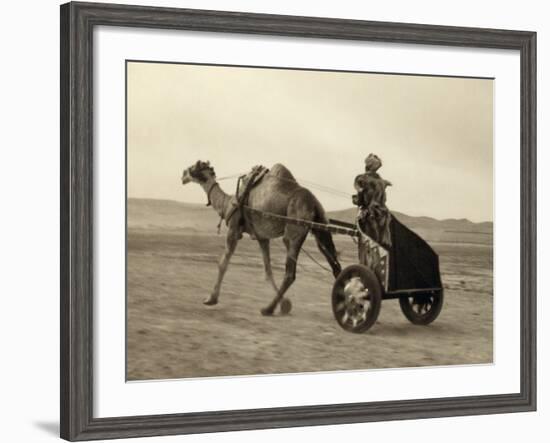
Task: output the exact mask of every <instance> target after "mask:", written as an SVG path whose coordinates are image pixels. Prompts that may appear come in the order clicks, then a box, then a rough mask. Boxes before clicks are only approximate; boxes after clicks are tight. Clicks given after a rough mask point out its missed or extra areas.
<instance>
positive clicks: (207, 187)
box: [200, 179, 231, 218]
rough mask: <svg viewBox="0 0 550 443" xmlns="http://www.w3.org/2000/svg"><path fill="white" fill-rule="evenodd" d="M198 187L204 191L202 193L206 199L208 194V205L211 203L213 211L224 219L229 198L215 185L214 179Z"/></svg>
mask: <svg viewBox="0 0 550 443" xmlns="http://www.w3.org/2000/svg"><path fill="white" fill-rule="evenodd" d="M200 185H201V187H202V189H204V192H206V195H207V197H208V193H210V196H209V197H210V203H212V207H213V208H214V210H215V211H216V212H217V213H218V215H219V216H220V217H222V218H225V216H226V214H227V209H228V207H229V201H230V200H231V196H230V195H228V194H226V193H225V192H223V190H222V188H220V185H219V184H218V183H216V180H214V179H210V180H208V181H207V182H206V183H201V184H200Z"/></svg>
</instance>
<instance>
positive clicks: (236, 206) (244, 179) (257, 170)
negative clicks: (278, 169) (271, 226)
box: [218, 165, 269, 238]
mask: <svg viewBox="0 0 550 443" xmlns="http://www.w3.org/2000/svg"><path fill="white" fill-rule="evenodd" d="M268 172H269V169H268V168H266V167H265V166H261V165H258V166H254V167H253V168H252V170H251V171H250V172H249V173H248V174H245V175H241V176H240V177H239V179H238V180H237V191H236V193H235V201H234V202H232V208H231V210H230V211H229V213H228V214H227V216H226V217H225V224H226V225H228V224H229V221H230V220H231V218H232V217H233V216H234V215H235V214H238V217H239V223H240V224H241V225H244V226H246V225H248V228H249V229H250V230H251V232H250V235H251V236H252V237H253V238H255V237H256V235H255V233H254V227H253V226H252V223H250V221H249V220H248V219H247V216H246V211H245V209H244V207H245V206H246V205H247V204H248V196H249V195H250V191H251V190H252V189H253V188H254V187H255V186H256V185H257V184H259V183H260V182H261V181H262V179H263V178H264V177H265V175H266V174H267V173H268ZM222 221H223V216H222V217H220V221H219V223H218V233H219V232H220V228H221V225H222Z"/></svg>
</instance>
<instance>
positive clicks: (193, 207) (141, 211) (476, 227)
mask: <svg viewBox="0 0 550 443" xmlns="http://www.w3.org/2000/svg"><path fill="white" fill-rule="evenodd" d="M392 213H393V214H394V216H395V217H396V218H397V219H399V221H400V222H402V223H403V224H404V225H406V226H407V227H408V228H410V229H412V230H413V231H415V232H416V233H418V234H419V235H420V236H422V237H423V238H425V239H426V240H428V241H440V242H464V243H482V244H492V242H493V223H491V222H483V223H474V222H472V221H470V220H468V219H465V218H463V219H446V220H437V219H435V218H431V217H424V216H420V217H414V216H410V215H407V214H403V213H401V212H397V211H393V212H392ZM356 214H357V209H356V208H349V209H344V210H341V211H330V212H327V216H328V217H329V218H333V219H338V220H342V221H347V222H350V223H353V222H354V220H355V216H356ZM218 221H219V217H218V215H217V214H216V212H215V211H214V210H213V209H212V208H210V207H206V205H204V204H196V203H183V202H177V201H173V200H155V199H136V198H129V199H128V228H129V229H168V230H178V231H182V232H187V233H197V234H208V233H213V232H215V230H216V226H217V224H218Z"/></svg>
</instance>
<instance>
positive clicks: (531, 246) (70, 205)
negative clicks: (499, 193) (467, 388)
mask: <svg viewBox="0 0 550 443" xmlns="http://www.w3.org/2000/svg"><path fill="white" fill-rule="evenodd" d="M99 25H106V26H126V27H138V28H162V29H177V30H194V31H215V32H232V33H247V34H264V35H278V36H292V37H303V38H308V37H310V38H311V37H314V38H325V39H345V40H365V41H381V42H393V43H411V44H430V45H446V46H461V47H472V48H498V49H513V50H517V51H519V53H520V57H521V62H520V63H521V86H520V87H521V257H520V259H521V269H520V273H521V293H520V294H519V296H520V303H521V311H520V321H521V337H520V343H521V351H520V357H521V361H520V366H521V373H520V374H521V383H520V384H521V390H520V393H517V394H500V395H485V396H465V397H454V398H433V399H421V400H404V401H386V402H369V403H352V404H335V405H317V406H303V407H284V408H272V409H254V410H235V411H214V412H199V413H185V414H169V415H150V416H131V417H109V418H94V417H93V413H92V411H93V407H92V406H93V401H94V399H93V321H92V320H93V319H92V312H93V309H92V305H93V297H92V294H93V278H92V277H93V247H92V245H93V238H92V232H93V229H92V226H93V211H94V207H93V173H92V165H93V155H94V152H93V144H92V128H93V126H92V118H93V102H92V97H93V93H92V66H93V60H92V54H93V50H92V49H93V48H92V45H93V29H94V27H95V26H99ZM60 71H61V116H60V119H61V122H60V130H61V276H60V277H61V437H62V438H64V439H67V440H71V441H75V440H91V439H105V438H123V437H144V436H153V435H171V434H187V433H200V432H219V431H230V430H244V429H260V428H280V427H290V426H310V425H324V424H338V423H356V422H369V421H380V420H397V419H417V418H428V417H445V416H458V415H474V414H493V413H506V412H519V411H533V410H535V409H536V33H534V32H524V31H507V30H494V29H477V28H458V27H445V26H427V25H417V24H402V23H382V22H369V21H357V20H341V19H329V18H312V17H294V16H279V15H264V14H249V13H234V12H218V11H202V10H187V9H172V8H153V7H141V6H121V5H113V4H99V3H68V4H65V5H62V6H61V69H60Z"/></svg>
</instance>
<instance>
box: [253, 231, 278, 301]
mask: <svg viewBox="0 0 550 443" xmlns="http://www.w3.org/2000/svg"><path fill="white" fill-rule="evenodd" d="M258 243H259V244H260V249H261V250H262V257H263V259H264V270H265V279H266V281H268V282H270V283H271V286H273V289H275V292H279V288H278V287H277V284H276V283H275V279H274V278H273V270H272V269H271V256H270V254H269V240H268V239H259V240H258Z"/></svg>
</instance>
